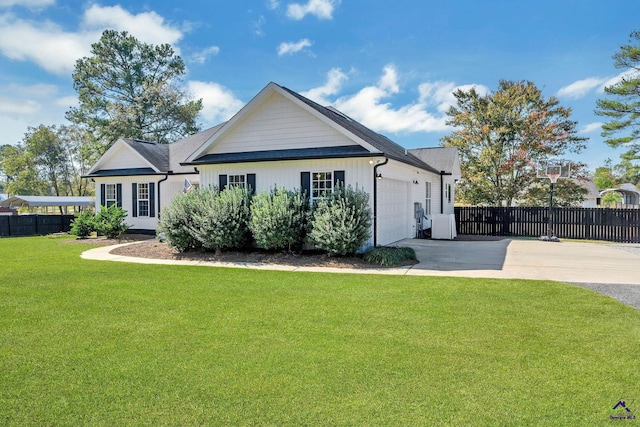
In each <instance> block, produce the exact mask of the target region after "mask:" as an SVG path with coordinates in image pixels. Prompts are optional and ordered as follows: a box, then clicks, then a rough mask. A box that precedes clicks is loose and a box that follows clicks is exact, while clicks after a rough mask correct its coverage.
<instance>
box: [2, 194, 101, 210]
mask: <svg viewBox="0 0 640 427" xmlns="http://www.w3.org/2000/svg"><path fill="white" fill-rule="evenodd" d="M93 204H94V199H93V197H91V196H10V197H8V198H7V199H6V200H2V201H1V202H0V206H4V207H7V208H13V209H15V208H30V210H31V209H34V208H35V210H39V211H43V212H49V210H51V209H55V208H58V209H59V210H60V213H62V211H63V209H62V208H64V211H65V212H67V211H68V208H69V207H73V208H74V211H78V210H83V209H86V208H87V207H89V206H93Z"/></svg>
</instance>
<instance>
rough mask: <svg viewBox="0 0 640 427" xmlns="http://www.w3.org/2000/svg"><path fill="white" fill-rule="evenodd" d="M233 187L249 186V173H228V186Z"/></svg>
mask: <svg viewBox="0 0 640 427" xmlns="http://www.w3.org/2000/svg"><path fill="white" fill-rule="evenodd" d="M234 181H235V182H234ZM231 187H240V188H247V175H246V174H235V175H231V174H229V175H227V188H231Z"/></svg>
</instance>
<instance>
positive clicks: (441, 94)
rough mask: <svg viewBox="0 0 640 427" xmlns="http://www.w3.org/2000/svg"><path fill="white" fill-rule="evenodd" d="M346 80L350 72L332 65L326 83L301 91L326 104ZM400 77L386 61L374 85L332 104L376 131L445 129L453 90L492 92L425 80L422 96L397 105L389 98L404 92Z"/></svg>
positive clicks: (421, 88) (400, 131) (420, 86)
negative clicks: (346, 73) (334, 67)
mask: <svg viewBox="0 0 640 427" xmlns="http://www.w3.org/2000/svg"><path fill="white" fill-rule="evenodd" d="M345 80H347V75H345V74H344V73H342V72H341V71H340V70H339V69H332V70H331V71H330V72H329V74H328V76H327V82H326V83H325V84H324V85H323V86H320V87H317V88H314V89H311V90H309V91H306V92H302V94H303V95H305V96H308V97H310V98H311V99H314V100H315V101H317V102H321V103H323V104H325V105H326V104H331V102H330V101H328V100H327V99H325V97H327V96H330V95H337V94H338V93H339V91H340V88H341V86H342V83H343V82H344V81H345ZM399 80H400V78H399V72H398V70H397V68H396V67H395V66H393V65H387V66H386V67H384V69H383V71H382V75H381V76H380V78H379V79H378V82H377V83H376V84H375V85H372V86H366V87H364V88H362V89H361V90H360V91H358V92H357V93H356V94H353V95H344V96H341V97H339V98H338V99H336V100H335V101H334V102H333V105H335V106H336V108H337V109H338V110H340V111H342V112H343V113H345V114H347V115H349V116H351V117H353V118H354V119H355V120H358V121H360V122H361V123H362V124H364V125H365V126H367V127H369V128H371V129H373V130H375V131H377V132H390V133H415V132H444V131H448V130H450V127H449V126H447V124H446V121H447V116H446V115H445V111H446V110H447V109H448V108H449V106H450V105H451V104H453V103H455V97H454V96H453V92H455V91H456V90H457V89H462V90H469V89H471V88H472V87H474V88H475V89H476V91H477V92H478V93H480V94H481V95H484V94H486V93H488V92H489V89H488V88H487V87H485V86H482V85H462V86H459V85H456V84H455V83H452V82H425V83H422V84H420V85H419V86H418V93H419V98H418V99H417V100H416V101H414V102H410V103H408V104H406V105H402V106H399V107H394V106H393V105H392V103H391V102H389V99H390V98H392V97H393V96H394V95H396V94H399V93H401V92H402V87H401V86H400V83H399Z"/></svg>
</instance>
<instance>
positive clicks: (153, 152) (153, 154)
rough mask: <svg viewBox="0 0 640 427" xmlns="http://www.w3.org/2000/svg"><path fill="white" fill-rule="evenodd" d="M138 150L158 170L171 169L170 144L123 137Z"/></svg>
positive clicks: (130, 145)
mask: <svg viewBox="0 0 640 427" xmlns="http://www.w3.org/2000/svg"><path fill="white" fill-rule="evenodd" d="M121 141H122V142H124V143H125V144H127V145H128V146H129V147H131V148H133V149H134V150H135V151H137V152H138V154H140V155H141V156H142V157H143V158H144V159H145V160H146V161H147V162H149V163H151V165H152V166H153V169H155V170H156V171H158V172H160V171H166V170H169V146H168V145H166V144H157V143H155V142H149V141H143V140H140V139H128V138H126V139H121Z"/></svg>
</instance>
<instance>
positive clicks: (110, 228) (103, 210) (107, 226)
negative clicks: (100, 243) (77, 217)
mask: <svg viewBox="0 0 640 427" xmlns="http://www.w3.org/2000/svg"><path fill="white" fill-rule="evenodd" d="M126 217H127V211H125V210H124V209H122V208H120V207H118V206H117V205H116V204H113V205H111V206H109V207H106V206H101V207H100V212H98V213H97V214H96V217H95V225H96V230H97V231H98V232H99V233H100V234H102V235H104V236H106V237H107V238H108V239H117V238H119V237H120V236H122V234H123V233H124V232H125V231H127V230H128V229H129V226H128V225H127V224H125V223H124V219H125V218H126Z"/></svg>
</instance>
